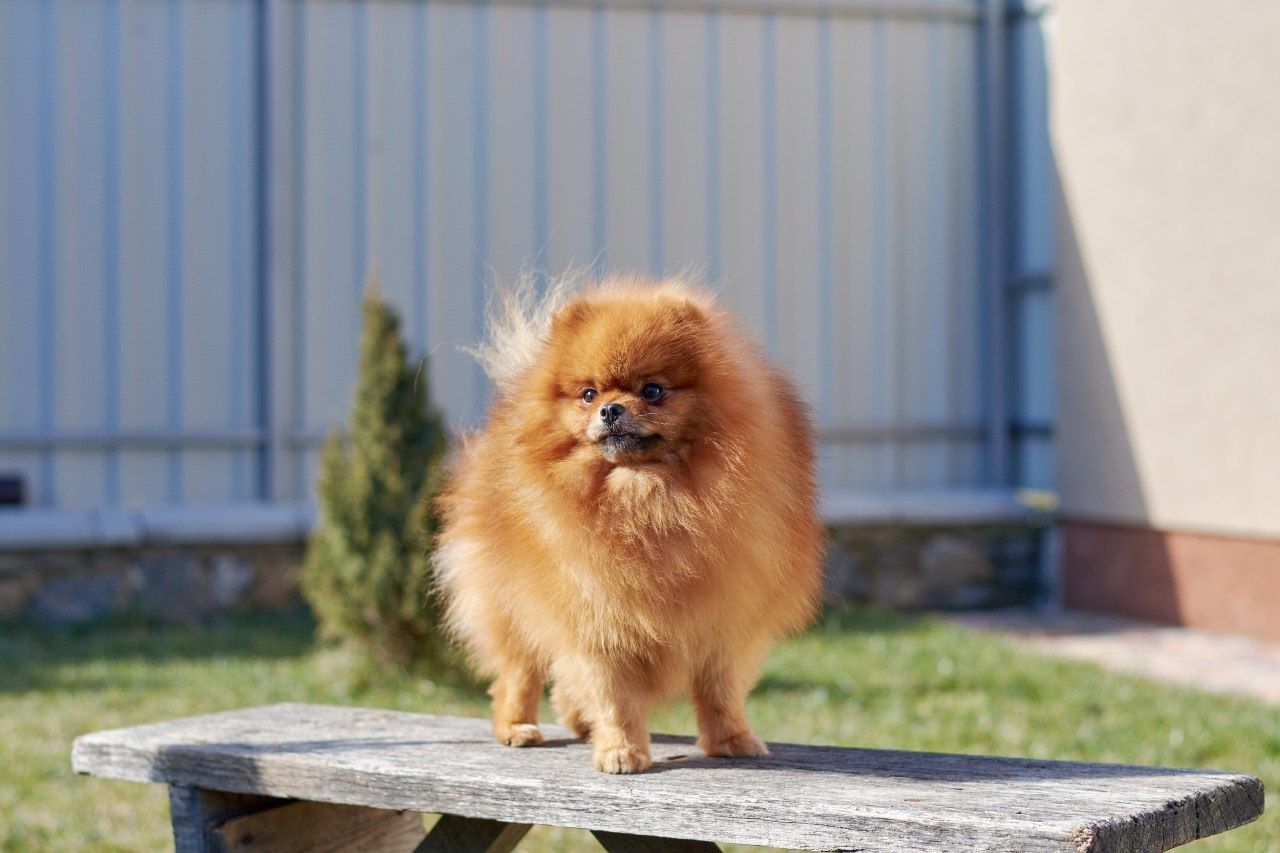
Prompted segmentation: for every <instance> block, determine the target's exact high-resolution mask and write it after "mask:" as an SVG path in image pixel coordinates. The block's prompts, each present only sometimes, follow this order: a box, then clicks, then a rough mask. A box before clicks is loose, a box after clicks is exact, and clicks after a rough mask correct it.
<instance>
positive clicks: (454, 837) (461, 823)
mask: <svg viewBox="0 0 1280 853" xmlns="http://www.w3.org/2000/svg"><path fill="white" fill-rule="evenodd" d="M531 828H532V827H531V826H530V825H529V824H527V823H503V822H502V821H500V820H485V819H483V818H478V817H459V816H458V815H452V814H444V815H440V820H438V821H436V825H435V826H433V827H431V832H429V833H427V837H426V838H424V839H422V843H421V844H419V845H418V847H417V849H415V850H414V851H413V853H509V851H511V850H514V849H515V846H516V845H517V844H519V843H520V839H522V838H524V835H525V833H526V832H528V831H529V830H530V829H531Z"/></svg>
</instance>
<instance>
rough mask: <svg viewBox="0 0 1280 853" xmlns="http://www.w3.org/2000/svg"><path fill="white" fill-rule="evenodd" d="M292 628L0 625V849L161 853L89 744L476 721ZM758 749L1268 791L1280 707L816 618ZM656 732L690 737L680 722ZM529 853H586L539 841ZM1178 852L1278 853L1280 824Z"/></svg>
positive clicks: (897, 621) (452, 694) (771, 704)
mask: <svg viewBox="0 0 1280 853" xmlns="http://www.w3.org/2000/svg"><path fill="white" fill-rule="evenodd" d="M311 636H312V635H311V623H310V622H309V620H308V619H307V618H306V617H305V616H302V615H294V616H270V617H267V616H255V617H236V618H229V619H227V620H225V621H223V622H221V623H219V624H217V625H215V626H212V627H209V628H205V629H200V630H193V629H185V628H174V627H166V628H157V627H147V626H142V625H110V626H97V627H94V628H91V629H77V630H74V631H58V630H51V629H36V628H26V627H13V626H4V627H0V849H5V850H63V849H67V850H69V849H91V850H116V849H121V850H157V849H164V848H166V847H168V846H169V836H168V807H167V802H166V799H165V793H164V791H163V789H162V788H161V787H159V786H154V785H137V784H131V783H126V782H109V781H103V780H98V779H89V778H80V777H76V776H74V775H73V774H72V773H71V771H70V768H69V763H68V762H69V759H68V756H69V752H70V748H71V741H72V738H74V737H75V736H76V735H78V734H80V733H82V732H86V731H91V730H94V729H102V728H110V727H115V726H124V725H130V724H133V723H141V722H146V721H150V720H158V719H161V718H165V717H174V716H179V715H184V714H197V713H204V712H209V711H216V710H222V709H227V708H234V707H237V706H247V705H258V704H262V703H266V702H277V701H282V700H298V701H312V702H332V703H346V704H359V705H368V706H377V707H386V708H398V709H404V710H414V711H433V712H440V713H457V714H480V713H483V709H484V697H483V696H482V695H481V694H480V693H478V692H477V691H475V690H471V689H467V688H463V687H457V686H449V685H440V684H433V683H431V682H429V681H425V680H422V679H413V678H400V679H387V680H374V681H371V682H368V683H355V684H353V683H352V679H351V678H350V669H349V668H348V667H347V666H346V665H345V664H344V662H343V660H342V659H341V658H340V657H339V656H337V655H336V654H335V653H333V652H331V651H325V650H317V648H316V647H315V646H314V644H313V642H312V639H311ZM750 712H751V716H752V717H753V719H754V722H755V726H756V730H757V732H759V733H760V734H761V735H762V736H763V737H765V738H766V739H769V740H779V741H795V742H800V743H827V744H843V745H851V746H852V745H857V746H872V747H894V748H903V749H921V750H937V751H950V752H973V753H988V754H998V755H1019V756H1030V757H1035V758H1069V759H1080V760H1086V761H1119V762H1136V763H1143V764H1161V765H1176V766H1186V767H1214V768H1222V769H1229V770H1237V771H1244V772H1248V773H1252V774H1254V775H1257V776H1259V777H1261V778H1262V779H1263V781H1264V782H1265V783H1266V784H1267V786H1268V787H1271V788H1272V789H1273V790H1275V783H1277V782H1280V709H1275V708H1267V707H1265V706H1262V705H1260V704H1257V703H1254V702H1250V701H1247V700H1243V699H1231V698H1224V697H1220V696H1213V695H1208V694H1201V693H1196V692H1192V691H1187V690H1182V689H1178V688H1173V687H1166V686H1163V685H1154V684H1150V683H1147V682H1144V681H1140V680H1137V679H1133V678H1126V677H1123V676H1119V675H1113V674H1109V673H1105V672H1101V671H1099V670H1098V669H1096V668H1093V667H1091V666H1087V665H1083V664H1074V663H1067V662H1062V661H1055V660H1049V659H1046V658H1043V657H1040V656H1037V655H1035V654H1032V653H1030V652H1026V651H1023V650H1020V649H1018V648H1016V647H1015V646H1014V645H1013V644H1010V643H1007V642H1004V641H1002V640H1000V639H998V638H996V637H993V636H990V635H984V634H977V633H970V632H967V631H964V630H962V629H959V628H956V627H953V626H951V625H948V624H946V623H943V622H939V621H937V620H933V619H911V618H906V617H899V616H890V615H885V614H879V613H867V612H856V611H855V612H844V613H834V614H829V615H828V616H827V617H826V618H825V619H824V621H823V622H822V624H821V625H820V626H818V627H817V628H815V629H814V630H813V631H811V632H810V633H808V634H806V635H804V636H802V637H799V638H797V639H794V640H792V641H790V642H788V643H786V644H784V645H782V646H781V647H779V648H778V649H777V650H776V651H775V652H774V654H773V656H772V657H771V658H770V660H769V663H768V666H767V668H766V671H765V674H764V677H763V679H762V680H761V683H760V686H759V687H758V688H757V689H756V692H755V694H754V695H753V698H752V700H751V703H750ZM653 728H654V730H655V731H666V732H674V733H692V732H693V717H692V713H691V712H690V710H689V709H688V707H687V706H685V705H677V706H674V707H671V708H668V709H665V710H663V711H661V712H659V713H658V714H657V715H656V716H655V717H654V719H653ZM522 847H524V848H526V849H530V850H562V849H582V850H588V849H598V848H596V847H594V845H593V843H592V842H591V841H590V839H589V837H587V836H585V835H581V834H579V833H574V832H569V831H565V830H555V829H549V828H538V829H535V830H534V832H532V833H530V835H529V836H528V837H527V841H526V844H525V845H522ZM1193 849H1200V850H1206V851H1207V850H1219V851H1226V850H1232V851H1250V853H1254V851H1273V853H1280V817H1277V813H1276V809H1275V807H1274V806H1272V808H1271V811H1270V812H1269V813H1268V814H1267V815H1266V816H1264V817H1263V818H1262V819H1261V820H1258V821H1256V822H1255V823H1253V824H1251V825H1249V826H1247V827H1244V828H1243V829H1240V830H1236V831H1234V832H1231V833H1229V834H1227V835H1225V836H1220V837H1218V838H1215V839H1209V840H1207V841H1203V842H1199V843H1198V844H1196V845H1193Z"/></svg>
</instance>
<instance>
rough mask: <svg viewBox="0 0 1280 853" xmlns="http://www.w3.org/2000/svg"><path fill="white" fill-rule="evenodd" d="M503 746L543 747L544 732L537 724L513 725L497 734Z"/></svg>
mask: <svg viewBox="0 0 1280 853" xmlns="http://www.w3.org/2000/svg"><path fill="white" fill-rule="evenodd" d="M495 734H496V735H497V737H498V743H500V744H502V745H503V746H541V745H542V732H541V731H539V730H538V725H537V723H512V724H511V725H510V726H505V727H503V728H502V729H499V730H498V731H496V732H495Z"/></svg>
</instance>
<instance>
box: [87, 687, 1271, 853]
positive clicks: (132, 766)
mask: <svg viewBox="0 0 1280 853" xmlns="http://www.w3.org/2000/svg"><path fill="white" fill-rule="evenodd" d="M544 735H545V736H546V737H547V739H548V744H547V746H544V747H541V748H538V749H527V750H517V749H510V748H507V747H501V746H499V745H498V744H496V743H494V742H493V739H492V736H491V734H490V732H489V724H488V722H487V721H484V720H478V719H469V718H458V717H433V716H426V715H421V714H407V713H399V712H392V711H375V710H366V709H360V708H340V707H332V706H324V705H298V704H282V705H271V706H267V707H263V708H254V709H249V710H244V711H232V712H227V713H222V714H211V715H208V716H202V717H191V718H187V719H180V720H172V721H168V722H163V723H156V724H153V725H145V726H136V727H133V728H127V729H117V730H114V731H106V732H98V733H96V734H90V735H85V736H83V737H81V738H79V739H77V740H76V743H75V747H74V751H73V758H72V763H73V765H74V767H75V769H76V770H77V771H79V772H82V773H89V774H93V775H96V776H103V777H108V778H114V779H127V780H132V781H138V782H164V783H169V784H174V785H191V786H200V787H203V788H210V789H215V790H219V791H231V792H238V793H244V794H256V795H264V796H272V797H286V798H292V799H300V800H313V801H319V802H331V803H345V804H349V805H360V806H370V807H374V808H382V809H397V810H400V809H403V810H409V811H421V812H440V813H447V814H455V815H463V816H468V817H477V818H487V819H490V820H495V821H502V822H505V823H517V824H551V825H557V826H570V827H580V828H583V829H589V830H594V831H600V832H604V833H609V832H612V833H624V834H634V835H654V836H666V837H671V838H684V839H694V840H704V841H716V842H724V843H738V844H760V845H768V846H775V847H791V848H798V849H806V850H833V849H844V850H849V849H875V850H920V849H929V850H939V851H943V850H974V849H987V850H1010V851H1013V850H1018V851H1023V850H1067V851H1105V850H1124V851H1145V850H1167V849H1169V848H1171V847H1175V846H1178V845H1180V844H1185V843H1187V842H1190V841H1193V840H1195V839H1197V838H1203V837H1205V836H1208V835H1213V834H1215V833H1218V832H1223V831H1225V830H1228V829H1231V828H1233V827H1236V826H1239V825H1240V824H1243V823H1247V822H1248V821H1251V820H1253V819H1254V818H1256V817H1258V815H1260V814H1261V813H1262V808H1263V793H1262V784H1261V783H1260V782H1259V781H1258V780H1257V779H1254V778H1252V777H1249V776H1244V775H1239V774H1232V773H1217V772H1210V771H1199V770H1171V769H1166V768H1155V767H1129V766H1121V765H1098V764H1084V763H1075V762H1054V761H1033V760H1026V759H1011V758H987V757H976V756H961V755H939V754H929V753H913V752H897V751H889V750H867V749H840V748H834V747H808V746H794V745H788V744H776V745H771V749H772V751H773V754H772V755H770V756H768V757H765V758H761V759H750V760H747V759H737V760H725V759H708V758H706V757H704V756H702V754H701V753H700V752H698V751H697V750H696V748H694V747H693V746H692V745H691V743H690V742H689V741H688V740H687V739H683V738H667V737H659V738H655V743H654V758H655V762H654V768H653V771H651V772H649V773H644V774H640V775H635V776H622V777H619V776H609V775H605V774H601V773H597V772H596V771H595V770H593V769H592V768H591V762H590V758H589V753H588V747H587V746H586V745H584V744H582V743H580V742H577V741H573V740H571V739H570V736H569V734H568V733H567V732H565V731H564V730H562V729H559V728H557V727H554V726H547V727H545V728H544Z"/></svg>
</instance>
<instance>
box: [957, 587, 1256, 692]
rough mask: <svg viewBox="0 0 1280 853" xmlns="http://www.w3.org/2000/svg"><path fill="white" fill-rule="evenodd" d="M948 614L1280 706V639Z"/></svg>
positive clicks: (1123, 668) (1060, 653)
mask: <svg viewBox="0 0 1280 853" xmlns="http://www.w3.org/2000/svg"><path fill="white" fill-rule="evenodd" d="M947 618H949V619H950V620H951V621H953V622H956V623H959V624H961V625H964V626H967V627H970V628H975V629H979V630H986V631H996V632H999V633H1001V634H1005V635H1007V636H1011V637H1014V638H1016V639H1017V640H1018V642H1019V643H1020V644H1028V645H1030V647H1031V648H1033V649H1035V650H1036V651H1039V652H1041V653H1043V654H1047V655H1053V656H1057V657H1064V658H1072V659H1074V660H1081V661H1088V662H1090V663H1094V664H1097V665H1098V666H1101V667H1103V668H1105V669H1111V670H1115V671H1117V672H1124V673H1128V674H1131V675H1138V676H1142V677H1144V678H1149V679H1152V680H1155V681H1164V682H1169V683H1172V684H1181V685H1186V686H1189V687H1195V688H1198V689H1200V690H1208V691H1211V692H1215V693H1231V694H1236V695H1240V696H1247V697H1249V698H1252V699H1256V700H1259V701H1261V702H1264V703H1266V704H1268V705H1275V706H1280V643H1267V642H1263V641H1261V640H1254V639H1251V638H1249V637H1237V636H1228V635H1223V634H1211V633H1208V632H1206V631H1196V630H1192V629H1190V628H1179V627H1171V626H1167V625H1154V624H1151V623H1147V622H1137V621H1134V620H1132V619H1124V618H1120V617H1116V616H1107V615H1102V614H1095V613H1082V612H1078V611H1070V610H1025V609H1019V610H998V611H985V612H973V613H964V614H958V615H952V616H948V617H947Z"/></svg>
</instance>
